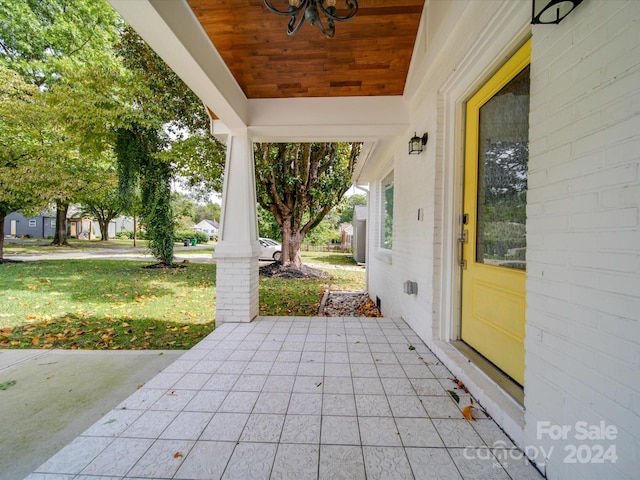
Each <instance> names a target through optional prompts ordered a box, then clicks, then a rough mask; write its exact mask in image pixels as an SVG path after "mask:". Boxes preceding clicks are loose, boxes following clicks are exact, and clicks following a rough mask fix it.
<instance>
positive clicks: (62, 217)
mask: <svg viewBox="0 0 640 480" xmlns="http://www.w3.org/2000/svg"><path fill="white" fill-rule="evenodd" d="M68 211H69V204H68V203H61V202H58V203H56V234H55V236H54V237H53V242H51V244H52V245H68V244H69V241H68V239H67V212H68Z"/></svg>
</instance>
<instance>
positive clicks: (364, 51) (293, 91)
mask: <svg viewBox="0 0 640 480" xmlns="http://www.w3.org/2000/svg"><path fill="white" fill-rule="evenodd" d="M187 3H188V4H189V6H190V7H191V9H192V11H193V12H194V14H195V16H196V18H197V20H198V22H199V23H200V25H202V28H203V29H204V31H205V32H206V34H207V36H208V37H209V39H210V40H211V42H212V43H213V45H214V46H215V48H216V50H217V51H218V52H219V54H220V56H221V57H222V59H223V60H224V62H225V64H226V65H227V67H228V68H229V70H230V71H231V73H232V75H233V77H234V78H235V80H236V81H237V83H238V85H239V86H240V88H241V89H242V91H243V92H244V94H245V95H246V97H247V98H249V99H254V98H292V97H295V98H299V97H305V98H306V97H344V96H372V95H373V96H378V95H382V96H387V95H402V94H403V92H404V86H405V83H406V78H407V73H408V71H409V64H410V62H411V55H412V52H413V46H414V43H415V40H416V34H417V31H418V27H419V25H420V19H421V17H422V9H423V6H424V0H360V1H359V5H360V8H359V11H358V14H357V16H356V17H355V18H353V19H352V20H351V21H349V22H344V23H340V22H337V23H336V35H335V37H334V38H332V39H326V38H324V37H323V36H322V34H321V32H320V30H319V29H318V28H317V27H315V26H311V25H308V24H305V25H303V26H302V28H301V29H300V31H299V32H298V33H297V34H296V35H295V36H293V37H289V36H288V35H287V34H286V24H287V21H288V17H283V16H279V15H275V14H273V13H271V12H269V10H267V8H266V7H265V6H264V3H263V2H262V1H261V0H233V1H212V0H187ZM282 4H283V5H286V2H282ZM341 4H342V5H344V3H343V2H341V1H339V2H338V3H337V6H338V7H340V5H341Z"/></svg>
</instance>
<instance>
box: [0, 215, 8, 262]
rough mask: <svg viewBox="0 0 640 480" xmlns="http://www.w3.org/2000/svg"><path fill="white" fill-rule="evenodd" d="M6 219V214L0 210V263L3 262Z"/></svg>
mask: <svg viewBox="0 0 640 480" xmlns="http://www.w3.org/2000/svg"><path fill="white" fill-rule="evenodd" d="M5 218H7V212H5V211H4V210H0V263H2V262H3V261H4V219H5Z"/></svg>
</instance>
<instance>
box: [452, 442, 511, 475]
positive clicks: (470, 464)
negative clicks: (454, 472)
mask: <svg viewBox="0 0 640 480" xmlns="http://www.w3.org/2000/svg"><path fill="white" fill-rule="evenodd" d="M449 454H450V455H451V457H452V458H453V461H454V462H455V464H456V466H457V467H458V470H459V471H460V473H461V474H462V477H463V478H465V479H466V478H473V479H478V480H485V479H486V480H508V479H509V478H510V477H509V475H508V474H507V472H506V471H505V470H504V468H502V465H500V462H498V460H497V459H496V458H495V457H494V456H493V455H492V454H491V452H490V451H489V450H488V449H486V448H479V449H477V450H472V449H469V448H450V449H449ZM518 480H519V479H518Z"/></svg>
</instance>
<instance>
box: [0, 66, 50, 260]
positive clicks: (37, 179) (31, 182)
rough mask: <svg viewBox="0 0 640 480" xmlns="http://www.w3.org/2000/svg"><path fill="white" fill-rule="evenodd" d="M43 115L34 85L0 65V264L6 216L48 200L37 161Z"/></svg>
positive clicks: (42, 142)
mask: <svg viewBox="0 0 640 480" xmlns="http://www.w3.org/2000/svg"><path fill="white" fill-rule="evenodd" d="M45 114H46V109H44V108H43V106H42V96H41V94H40V92H39V91H38V89H37V87H35V86H32V85H29V84H27V83H25V82H24V81H23V79H22V77H20V75H19V74H17V73H16V72H14V71H12V70H10V69H8V68H5V67H4V66H2V65H0V263H1V262H2V258H3V248H4V219H5V217H6V216H7V215H8V214H9V213H11V212H13V211H15V210H22V211H24V212H27V213H32V214H35V213H36V212H37V211H38V210H39V209H42V208H44V207H45V206H46V204H47V203H48V198H47V196H46V195H44V194H43V192H44V190H45V188H44V187H46V186H47V185H48V183H49V177H48V175H47V172H46V169H43V168H42V166H41V162H40V159H41V157H42V156H43V155H44V154H45V149H46V148H47V147H48V146H49V145H48V141H47V140H48V137H47V136H46V134H45V132H46V125H47V117H46V115H45Z"/></svg>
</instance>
